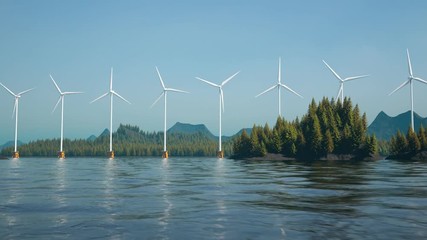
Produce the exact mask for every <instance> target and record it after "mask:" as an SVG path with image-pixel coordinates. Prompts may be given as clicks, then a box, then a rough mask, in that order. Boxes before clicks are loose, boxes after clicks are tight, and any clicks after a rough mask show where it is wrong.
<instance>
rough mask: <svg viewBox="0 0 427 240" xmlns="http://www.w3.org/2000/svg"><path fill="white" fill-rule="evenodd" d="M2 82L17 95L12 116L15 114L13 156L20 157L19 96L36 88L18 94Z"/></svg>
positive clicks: (13, 94) (14, 95)
mask: <svg viewBox="0 0 427 240" xmlns="http://www.w3.org/2000/svg"><path fill="white" fill-rule="evenodd" d="M0 84H1V85H2V87H4V89H6V90H7V91H8V92H9V93H10V94H11V95H12V96H13V97H15V105H14V106H13V113H12V118H13V114H15V148H14V152H13V155H12V158H19V152H18V112H19V98H21V95H22V94H24V93H27V92H29V91H31V90H33V89H34V88H31V89H28V90H25V91H22V92H20V93H18V94H15V93H13V92H12V91H11V90H10V89H9V88H7V87H6V86H5V85H3V84H2V83H0Z"/></svg>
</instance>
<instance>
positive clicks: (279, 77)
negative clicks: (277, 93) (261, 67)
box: [277, 57, 282, 84]
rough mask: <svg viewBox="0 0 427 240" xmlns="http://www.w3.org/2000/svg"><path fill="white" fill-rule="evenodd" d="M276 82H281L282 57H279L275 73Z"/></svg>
mask: <svg viewBox="0 0 427 240" xmlns="http://www.w3.org/2000/svg"><path fill="white" fill-rule="evenodd" d="M277 82H278V83H279V84H280V83H281V82H282V58H281V57H279V73H278V74H277Z"/></svg>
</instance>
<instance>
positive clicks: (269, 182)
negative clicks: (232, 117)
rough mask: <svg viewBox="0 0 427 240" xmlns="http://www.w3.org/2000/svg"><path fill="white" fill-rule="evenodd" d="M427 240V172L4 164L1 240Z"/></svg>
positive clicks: (371, 167) (122, 162)
mask: <svg viewBox="0 0 427 240" xmlns="http://www.w3.org/2000/svg"><path fill="white" fill-rule="evenodd" d="M98 238H99V239H427V163H404V162H395V161H388V160H381V161H376V162H366V163H328V162H318V163H311V164H308V163H284V162H278V161H266V162H253V161H252V162H251V161H235V160H228V159H223V160H218V159H211V158H171V159H169V160H162V159H158V158H117V159H115V160H107V159H101V158H75V159H73V158H70V159H67V160H57V159H40V158H31V159H25V158H23V159H19V160H4V161H3V160H2V161H0V239H98Z"/></svg>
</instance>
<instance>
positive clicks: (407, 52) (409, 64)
mask: <svg viewBox="0 0 427 240" xmlns="http://www.w3.org/2000/svg"><path fill="white" fill-rule="evenodd" d="M406 56H407V57H408V70H409V76H411V77H412V76H413V75H412V64H411V58H410V57H409V50H408V49H406Z"/></svg>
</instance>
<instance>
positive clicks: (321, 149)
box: [232, 98, 378, 160]
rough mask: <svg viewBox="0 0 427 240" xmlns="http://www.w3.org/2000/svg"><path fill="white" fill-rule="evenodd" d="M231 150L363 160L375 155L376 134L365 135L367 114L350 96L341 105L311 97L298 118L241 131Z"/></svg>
mask: <svg viewBox="0 0 427 240" xmlns="http://www.w3.org/2000/svg"><path fill="white" fill-rule="evenodd" d="M233 152H234V155H233V156H232V158H251V157H262V156H265V155H266V154H267V153H273V154H282V155H283V156H285V157H289V158H295V159H304V160H314V159H320V158H326V157H328V156H330V155H331V154H334V155H341V156H342V155H347V157H348V156H350V157H351V159H364V158H367V157H370V156H373V155H376V154H377V152H378V145H377V140H376V137H375V135H368V134H367V119H366V114H361V113H360V110H359V107H358V105H356V106H355V107H353V104H352V102H351V100H350V99H349V98H345V100H344V101H343V103H342V104H341V102H340V101H338V102H335V101H334V100H329V99H328V98H323V99H322V100H321V101H320V102H319V103H316V102H315V101H314V99H313V100H312V102H311V104H310V105H309V108H308V112H307V113H306V114H305V115H304V116H303V117H302V118H301V120H299V119H298V118H297V119H296V120H294V121H286V120H285V119H284V118H282V117H279V118H277V121H276V124H275V125H274V127H273V128H270V127H269V126H268V124H266V125H265V126H256V125H255V126H253V128H252V132H251V134H250V135H248V134H247V133H246V132H243V133H242V134H241V136H240V137H238V138H237V139H235V141H234V142H233Z"/></svg>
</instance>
